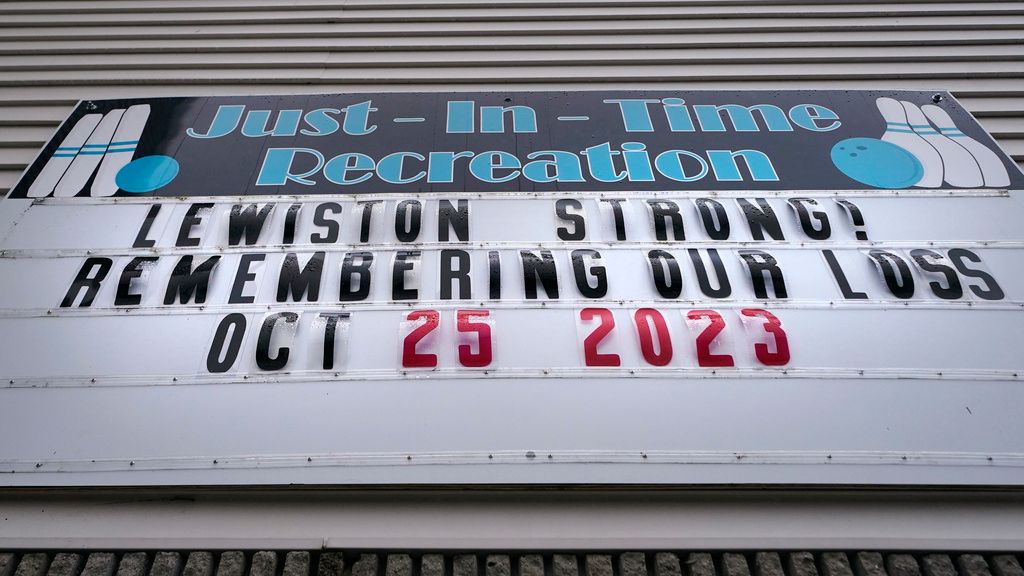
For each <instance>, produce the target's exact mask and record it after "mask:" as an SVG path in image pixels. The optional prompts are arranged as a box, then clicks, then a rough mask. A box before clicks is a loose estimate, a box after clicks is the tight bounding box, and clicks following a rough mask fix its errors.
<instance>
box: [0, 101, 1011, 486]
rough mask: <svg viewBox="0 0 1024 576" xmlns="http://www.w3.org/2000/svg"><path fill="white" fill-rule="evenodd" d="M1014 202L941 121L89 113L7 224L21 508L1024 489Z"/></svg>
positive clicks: (365, 109) (889, 105)
mask: <svg viewBox="0 0 1024 576" xmlns="http://www.w3.org/2000/svg"><path fill="white" fill-rule="evenodd" d="M1022 189H1024V175H1022V174H1021V172H1020V170H1019V169H1018V168H1017V166H1016V165H1015V164H1014V163H1013V161H1012V160H1010V159H1009V158H1008V157H1007V156H1006V155H1005V154H1004V153H1003V152H1002V151H1001V150H999V148H998V146H997V145H996V144H995V143H994V141H993V140H992V139H991V137H989V136H988V135H987V134H986V133H985V132H984V130H983V129H982V128H981V127H980V126H979V125H978V124H977V122H976V121H975V120H974V119H973V118H972V117H971V116H970V115H969V113H968V112H966V111H965V110H964V109H963V108H962V107H961V106H960V105H959V104H958V103H956V101H955V100H954V99H953V98H952V97H951V96H950V95H948V94H945V93H942V94H934V93H931V92H927V93H925V92H869V91H860V92H857V91H854V92H850V91H843V92H825V91H802V92H797V91H781V92H776V91H773V92H685V93H680V92H671V91H669V92H548V93H545V92H540V93H428V94H423V93H416V94H398V93H388V94H346V95H304V96H280V97H209V98H161V99H144V100H110V101H97V102H82V103H80V104H79V105H78V106H77V107H76V108H75V110H74V111H73V112H72V113H71V115H70V116H69V118H68V119H67V121H66V122H65V123H64V124H63V125H62V126H61V127H60V129H58V131H57V133H56V134H55V135H54V137H53V138H52V140H51V141H50V142H49V143H48V144H47V145H46V146H45V147H44V149H43V151H42V152H41V153H40V155H39V157H38V158H37V159H36V160H35V161H34V162H33V163H32V164H31V166H29V167H28V169H27V170H26V172H25V174H24V176H23V177H22V179H21V180H20V181H19V182H18V184H17V185H16V186H15V187H14V188H13V189H12V190H11V192H10V194H9V195H8V197H7V198H6V199H4V200H3V201H0V295H2V302H0V338H2V341H3V343H4V344H3V346H2V347H0V372H2V373H0V376H2V377H3V380H2V382H4V383H6V389H4V390H0V396H2V397H3V402H0V431H3V432H4V437H5V438H8V439H9V440H8V441H6V442H3V443H0V471H4V472H8V473H9V474H5V475H3V476H2V478H3V481H4V482H6V483H7V484H9V485H18V486H26V485H112V484H114V485H147V484H294V483H298V484H433V483H456V484H459V483H462V484H471V483H497V484H503V483H543V484H576V483H584V484H600V483H612V484H621V483H628V484H635V483H639V484H718V483H728V484H744V483H758V484H762V483H780V484H941V485H951V484H983V485H997V484H1013V485H1019V484H1024V445H1022V444H1021V441H1020V438H1024V424H1021V420H1020V418H1019V416H1018V413H1017V412H1018V411H1017V409H1016V406H1019V405H1020V404H1018V403H1017V402H1018V401H1024V388H1022V384H1021V382H1020V380H1021V379H1022V378H1024V362H1022V361H1021V356H1020V355H1019V354H1018V353H1017V352H1016V344H1015V343H1016V342H1019V341H1021V339H1022V338H1024V323H1022V322H1021V316H1020V315H1021V314H1022V313H1024V273H1022V272H1021V269H1022V267H1021V263H1022V256H1024V245H1022V241H1024V238H1022V237H1021V232H1020V224H1019V223H1020V221H1021V217H1022V216H1024V206H1022V205H1021V199H1020V195H1019V192H1018V191H1019V190H1022ZM15 438H17V441H14V440H13V439H15Z"/></svg>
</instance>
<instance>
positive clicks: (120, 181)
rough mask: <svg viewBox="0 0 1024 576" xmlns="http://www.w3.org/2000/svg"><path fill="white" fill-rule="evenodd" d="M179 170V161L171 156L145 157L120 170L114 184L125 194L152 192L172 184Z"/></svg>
mask: <svg viewBox="0 0 1024 576" xmlns="http://www.w3.org/2000/svg"><path fill="white" fill-rule="evenodd" d="M179 168H180V167H179V166H178V161H177V160H175V159H174V158H171V157H170V156H160V155H155V156H143V157H142V158H136V159H135V160H132V161H131V162H129V163H128V164H125V165H124V166H123V167H122V168H121V169H120V170H118V172H117V176H115V178H114V182H115V183H116V184H117V187H118V188H120V189H122V190H124V191H125V192H132V193H135V194H141V193H144V192H152V191H153V190H156V189H158V188H163V187H164V186H166V185H168V184H170V183H171V180H174V177H175V176H177V175H178V170H179Z"/></svg>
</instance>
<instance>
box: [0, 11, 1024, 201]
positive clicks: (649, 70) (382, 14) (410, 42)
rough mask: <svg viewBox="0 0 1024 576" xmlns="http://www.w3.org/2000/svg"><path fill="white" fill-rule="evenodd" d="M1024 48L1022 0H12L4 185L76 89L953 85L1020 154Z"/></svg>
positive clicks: (1, 124) (1, 75) (3, 92)
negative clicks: (894, 0)
mask: <svg viewBox="0 0 1024 576" xmlns="http://www.w3.org/2000/svg"><path fill="white" fill-rule="evenodd" d="M289 4H290V5H289ZM1022 56H1024V2H984V1H981V2H979V1H970V0H968V1H959V2H930V1H921V0H912V1H908V2H900V3H895V2H884V1H875V0H859V1H855V2H845V1H843V0H827V1H825V2H806V1H800V0H796V1H794V2H792V3H785V4H784V3H781V2H769V1H765V0H634V1H628V0H505V1H503V2H484V1H482V0H347V1H346V0H333V1H331V0H298V1H296V2H292V3H285V2H277V1H272V0H250V1H242V0H184V1H182V0H173V1H171V0H132V1H120V0H96V1H91V2H86V1H53V2H43V1H39V2H5V3H3V4H0V193H4V194H6V192H7V190H8V189H9V188H10V187H11V186H13V185H14V183H15V181H16V180H17V178H18V176H19V175H20V173H21V171H22V170H23V169H24V167H25V165H26V164H27V163H28V162H29V161H30V160H31V159H32V158H33V156H34V155H35V154H36V152H37V151H38V150H39V148H40V147H41V146H42V145H43V143H44V141H45V140H46V139H47V138H49V136H50V135H51V134H52V133H53V131H54V129H55V128H56V127H57V124H58V123H59V122H60V120H61V119H62V118H63V117H64V116H65V114H66V113H67V112H68V111H69V109H70V108H71V107H72V106H73V105H74V103H75V102H76V101H78V100H79V99H91V98H116V97H133V96H172V95H173V96H179V95H215V94H254V93H255V94H260V93H266V94H274V93H304V92H345V91H387V90H392V91H394V90H460V89H466V90H471V89H473V90H475V89H485V90H488V89H489V90H494V89H506V88H507V89H510V90H511V89H514V90H530V89H537V90H553V89H563V88H653V89H681V90H684V89H700V88H714V89H755V88H761V89H770V88H914V89H936V90H938V89H948V90H951V91H952V92H953V93H954V94H955V95H956V96H957V97H958V98H959V99H960V100H961V101H962V102H963V103H964V104H965V105H966V106H967V108H968V109H970V110H971V111H972V112H974V114H975V115H976V116H978V117H979V118H980V119H981V122H982V124H983V125H984V126H985V127H986V128H987V129H988V130H989V131H990V132H991V133H992V134H993V135H994V136H995V137H996V139H997V140H999V142H1000V143H1001V144H1002V146H1003V147H1004V149H1006V150H1007V151H1008V152H1009V153H1010V154H1011V155H1012V156H1013V157H1014V159H1015V160H1017V162H1018V163H1021V162H1024V58H1022Z"/></svg>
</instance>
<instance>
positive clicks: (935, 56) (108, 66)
mask: <svg viewBox="0 0 1024 576" xmlns="http://www.w3.org/2000/svg"><path fill="white" fill-rule="evenodd" d="M997 61H1009V62H1014V63H1017V62H1021V61H1024V44H1019V45H994V46H993V45H982V46H899V47H882V46H876V47H862V48H854V47H839V48H832V49H829V50H813V49H807V48H790V47H787V48H775V49H773V50H760V49H756V48H696V49H681V48H676V49H636V48H634V49H626V50H519V51H517V52H516V55H515V58H514V59H510V58H509V56H508V54H506V53H504V52H498V51H494V50H474V51H467V50H462V51H452V50H419V51H393V52H386V51H374V52H365V51H364V52H355V51H353V52H325V51H322V52H260V51H255V50H254V51H252V52H248V53H244V54H240V53H216V52H215V53H199V54H192V53H186V52H178V53H172V52H164V53H160V54H102V55H99V54H75V53H72V54H60V55H32V56H29V55H0V71H20V70H23V71H50V70H67V71H81V70H161V69H165V68H176V69H191V68H197V69H199V68H211V69H225V68H227V69H230V68H235V69H249V68H253V69H258V68H284V69H287V68H292V67H295V68H299V67H307V66H308V65H310V64H314V63H315V64H316V65H318V66H325V67H334V68H340V67H344V68H375V67H396V66H403V67H412V66H438V67H447V68H453V67H460V66H481V65H486V66H497V67H507V66H510V65H513V64H519V65H522V64H528V65H544V66H551V65H564V66H572V65H576V66H578V65H581V64H584V65H592V64H602V65H609V64H621V65H630V64H634V63H636V62H646V63H648V64H661V65H666V64H720V65H736V64H765V63H792V64H803V63H824V62H832V63H858V62H859V63H873V62H903V63H907V64H908V65H911V66H916V65H917V64H919V63H922V62H945V63H952V62H982V63H991V62H997Z"/></svg>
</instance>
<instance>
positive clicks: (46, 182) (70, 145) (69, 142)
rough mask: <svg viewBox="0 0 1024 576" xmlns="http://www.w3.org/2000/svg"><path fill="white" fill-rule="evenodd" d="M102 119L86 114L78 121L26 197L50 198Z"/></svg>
mask: <svg viewBox="0 0 1024 576" xmlns="http://www.w3.org/2000/svg"><path fill="white" fill-rule="evenodd" d="M102 118H103V115H102V114H86V115H85V116H82V117H81V118H79V119H78V122H76V123H75V126H74V128H72V129H71V131H70V132H68V135H67V136H65V137H64V141H63V142H61V143H60V146H58V147H57V149H56V150H55V151H54V152H53V156H50V159H49V160H48V161H47V162H46V165H45V166H43V169H42V170H41V171H40V172H39V175H38V176H36V179H35V180H34V181H33V182H32V185H31V186H29V189H28V192H27V193H26V196H28V197H29V198H43V197H45V196H49V195H50V192H53V187H54V186H56V185H57V182H59V181H60V179H61V177H62V176H64V172H66V171H67V169H68V166H70V165H71V163H72V162H73V161H74V160H75V158H76V157H77V156H78V152H79V150H81V149H82V145H83V144H85V141H86V140H87V139H88V138H89V135H90V134H92V132H93V130H95V129H96V125H97V124H99V123H100V119H102Z"/></svg>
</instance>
